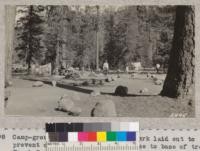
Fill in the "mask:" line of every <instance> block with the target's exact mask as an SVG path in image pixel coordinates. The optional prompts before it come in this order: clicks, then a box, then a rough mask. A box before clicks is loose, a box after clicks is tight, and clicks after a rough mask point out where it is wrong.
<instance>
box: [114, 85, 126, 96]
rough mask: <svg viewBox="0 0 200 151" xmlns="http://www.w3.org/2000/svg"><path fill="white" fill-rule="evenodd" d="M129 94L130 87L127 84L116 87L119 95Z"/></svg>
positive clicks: (116, 93)
mask: <svg viewBox="0 0 200 151" xmlns="http://www.w3.org/2000/svg"><path fill="white" fill-rule="evenodd" d="M127 94H128V87H126V86H121V85H120V86H118V87H117V88H116V89H115V95H117V96H127Z"/></svg>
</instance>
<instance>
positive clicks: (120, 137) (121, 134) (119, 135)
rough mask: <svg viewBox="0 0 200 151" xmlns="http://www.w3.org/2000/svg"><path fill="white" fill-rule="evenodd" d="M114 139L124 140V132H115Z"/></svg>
mask: <svg viewBox="0 0 200 151" xmlns="http://www.w3.org/2000/svg"><path fill="white" fill-rule="evenodd" d="M116 140H117V141H126V132H117V135H116Z"/></svg>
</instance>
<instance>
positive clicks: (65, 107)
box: [57, 95, 74, 112]
mask: <svg viewBox="0 0 200 151" xmlns="http://www.w3.org/2000/svg"><path fill="white" fill-rule="evenodd" d="M73 107H74V102H73V101H72V100H71V99H70V98H69V97H68V96H67V95H63V96H62V97H61V98H60V100H58V107H57V109H58V110H60V111H65V112H69V111H70V110H71V109H72V108H73Z"/></svg>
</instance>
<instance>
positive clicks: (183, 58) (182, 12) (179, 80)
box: [161, 6, 195, 100]
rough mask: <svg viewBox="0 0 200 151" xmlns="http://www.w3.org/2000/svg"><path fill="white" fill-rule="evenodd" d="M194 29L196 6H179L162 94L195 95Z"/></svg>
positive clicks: (178, 96) (177, 96)
mask: <svg viewBox="0 0 200 151" xmlns="http://www.w3.org/2000/svg"><path fill="white" fill-rule="evenodd" d="M194 30H195V14H194V7H193V6H177V8H176V21H175V30H174V39H173V46H172V50H171V53H170V60H169V68H168V73H167V77H166V79H165V82H164V86H163V89H162V91H161V95H162V96H168V97H172V98H188V97H189V98H190V99H191V97H193V96H194V68H195V50H194V49H195V40H194V35H195V34H194V32H195V31H194ZM181 100H183V99H181Z"/></svg>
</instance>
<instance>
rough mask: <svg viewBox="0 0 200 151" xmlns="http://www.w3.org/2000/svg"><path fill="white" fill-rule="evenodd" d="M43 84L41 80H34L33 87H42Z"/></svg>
mask: <svg viewBox="0 0 200 151" xmlns="http://www.w3.org/2000/svg"><path fill="white" fill-rule="evenodd" d="M43 85H44V83H43V82H42V81H36V82H34V83H33V85H32V86H33V87H42V86H43Z"/></svg>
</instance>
